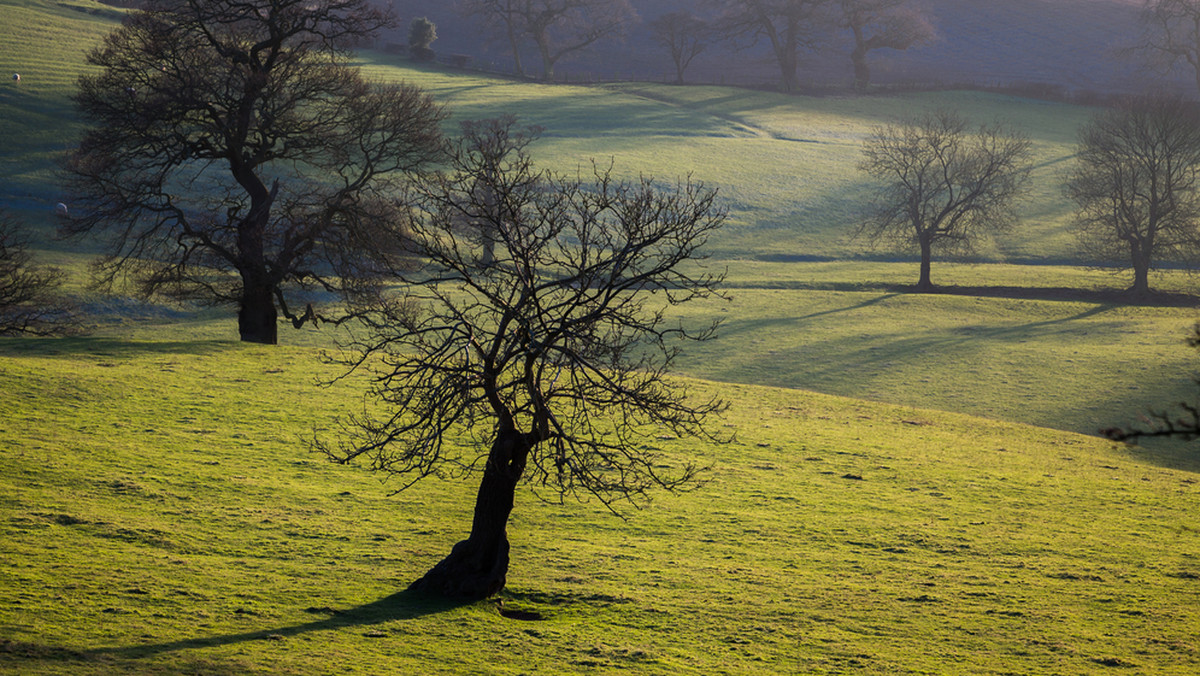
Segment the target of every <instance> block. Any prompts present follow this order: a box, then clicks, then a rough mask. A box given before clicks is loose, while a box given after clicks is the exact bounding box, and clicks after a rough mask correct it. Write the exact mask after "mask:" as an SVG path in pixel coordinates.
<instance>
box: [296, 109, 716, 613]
mask: <svg viewBox="0 0 1200 676" xmlns="http://www.w3.org/2000/svg"><path fill="white" fill-rule="evenodd" d="M533 138H534V136H533V134H532V133H531V132H529V131H527V130H519V129H517V128H516V127H515V126H514V122H513V120H512V119H511V118H510V119H503V120H491V121H484V122H477V123H468V124H466V125H464V136H463V138H462V140H461V142H460V143H459V144H458V145H457V147H456V149H455V150H454V151H453V153H452V154H453V158H452V160H451V161H450V170H449V172H448V173H446V174H444V175H442V176H441V177H440V178H439V179H438V180H436V181H434V182H432V183H429V184H427V185H425V186H423V187H422V188H420V189H419V190H420V192H421V195H420V199H419V200H417V201H416V202H415V204H416V205H417V207H416V208H415V209H414V212H413V215H412V222H411V223H410V224H409V225H408V226H407V227H406V228H405V229H404V233H403V235H404V237H403V239H402V240H401V241H402V242H403V243H404V244H405V245H406V246H407V247H408V249H409V251H410V252H411V254H412V255H415V256H417V257H418V258H420V259H421V260H423V261H425V262H426V264H425V266H424V267H423V268H422V269H420V270H419V271H418V272H409V271H406V269H405V268H404V267H403V266H402V267H401V269H399V270H397V272H396V279H397V282H398V283H399V287H398V291H397V292H395V294H394V295H381V296H380V297H379V298H378V299H377V300H376V302H374V303H373V304H372V306H371V308H370V310H371V311H370V313H367V314H365V315H364V322H365V324H364V325H365V333H364V334H363V335H361V336H360V337H359V340H357V341H356V342H354V343H353V344H351V345H347V348H349V352H348V354H350V355H352V356H351V357H349V358H348V359H347V362H346V363H347V365H348V366H349V367H350V368H361V369H368V370H370V371H371V373H372V382H373V383H375V385H374V386H373V388H372V391H371V397H370V398H371V399H373V400H376V401H378V402H380V403H381V404H383V406H384V408H385V412H384V413H383V414H382V415H380V416H370V417H368V416H364V417H359V418H356V419H353V420H351V421H347V423H346V430H345V432H346V435H347V436H346V437H344V438H343V439H341V440H340V441H339V442H333V443H322V442H320V441H318V442H317V446H318V448H321V449H322V450H324V451H325V452H326V453H328V454H329V455H330V456H331V457H332V458H334V459H336V460H337V461H340V462H349V461H352V460H355V459H356V458H362V459H368V460H369V461H370V462H371V466H372V467H373V468H375V469H378V470H383V471H385V472H388V473H391V474H396V475H404V476H407V477H408V480H409V481H412V482H415V481H417V480H419V479H421V478H424V477H428V476H435V475H436V476H445V475H447V474H450V475H454V474H461V475H477V476H479V477H480V484H479V489H478V495H477V498H476V501H475V512H474V519H473V522H472V526H471V531H470V535H469V536H468V537H467V539H465V540H463V541H462V542H459V543H458V544H456V545H455V546H454V547H453V550H452V551H451V552H450V554H449V555H448V556H447V557H446V558H445V559H444V560H443V561H441V562H440V563H438V564H437V565H436V566H435V567H434V568H432V569H431V570H430V571H429V572H428V573H427V574H426V575H425V576H424V577H422V578H421V579H420V580H418V581H416V582H414V583H413V585H412V587H411V588H412V589H415V590H420V591H423V592H428V593H431V594H436V595H443V596H451V597H464V598H481V597H485V596H488V595H491V594H494V593H496V592H497V591H499V590H500V589H502V588H503V587H504V585H505V582H506V579H507V571H508V564H509V557H508V549H509V546H508V537H507V523H508V518H509V514H510V513H511V511H512V508H513V500H514V494H515V491H516V489H517V487H518V486H519V485H520V484H521V483H522V482H528V483H530V484H532V486H533V488H534V490H535V491H538V490H545V491H548V492H549V493H550V494H552V495H554V496H556V497H557V498H558V499H562V498H563V497H566V496H571V495H575V496H580V497H583V496H588V495H590V496H595V497H597V498H599V499H600V500H601V501H603V503H604V504H605V505H608V506H609V507H610V509H615V508H616V507H617V506H618V505H619V504H622V503H623V502H632V503H634V504H637V503H639V502H640V501H641V500H642V499H644V498H645V497H646V495H647V492H648V491H650V490H651V489H654V488H665V489H680V488H683V487H686V486H688V485H689V484H690V483H691V482H692V481H693V479H694V478H695V477H696V472H697V468H696V467H695V466H694V465H693V464H692V463H691V462H689V461H686V460H681V459H679V458H674V457H670V456H666V455H664V454H662V453H659V452H656V451H654V450H652V448H651V447H650V446H649V445H647V444H646V443H645V440H646V438H647V435H659V434H664V433H669V434H673V435H680V436H683V435H703V436H705V437H708V438H711V436H709V435H707V434H706V433H705V431H704V426H703V423H704V422H705V420H706V418H707V417H708V416H710V415H711V414H714V413H716V412H719V411H720V410H721V409H722V408H723V405H722V404H721V403H720V402H719V401H716V400H711V399H704V400H697V401H693V398H692V397H691V396H689V392H688V389H687V386H686V383H684V382H682V381H677V380H673V379H669V378H668V377H667V373H668V369H669V368H670V367H671V365H672V363H673V361H674V359H675V357H676V354H677V353H678V351H679V348H680V345H681V344H682V343H683V342H685V341H687V340H704V339H707V338H709V337H711V336H712V333H713V330H714V329H715V328H716V326H715V325H712V326H704V327H700V328H698V329H696V330H695V331H693V330H692V329H689V328H687V327H686V326H684V325H682V324H681V323H679V322H674V321H672V320H669V319H668V317H667V314H666V311H667V309H668V308H669V307H671V306H674V305H678V304H680V303H687V302H689V301H692V300H695V299H698V298H705V297H709V296H712V295H714V294H716V293H717V292H716V290H715V287H716V285H717V284H718V282H720V280H721V277H722V276H723V275H714V274H711V273H707V272H705V271H704V270H703V268H702V266H699V265H697V264H696V260H697V259H698V258H700V257H701V256H700V253H699V249H700V247H701V246H702V245H703V244H704V243H705V241H706V240H707V238H708V236H709V235H710V234H711V233H712V232H713V231H714V229H716V228H717V227H718V226H719V225H720V224H721V222H722V220H723V219H724V213H723V211H722V210H721V209H720V208H719V207H718V206H717V204H716V201H715V200H716V196H715V193H714V192H712V191H710V190H706V189H704V188H702V187H701V186H697V185H694V184H692V183H690V182H688V183H686V184H682V185H678V186H675V187H666V186H660V185H658V184H656V183H654V182H653V181H651V180H650V179H642V180H640V181H635V182H632V183H627V182H621V181H616V180H614V179H613V177H612V176H611V175H610V172H609V170H606V169H597V170H596V171H595V172H594V174H595V175H594V177H593V180H590V181H589V182H587V183H585V182H581V181H580V180H579V179H575V178H565V177H561V176H555V175H551V174H549V173H547V172H544V171H539V170H537V169H535V168H534V166H533V164H532V162H531V160H530V157H529V155H528V152H527V151H528V144H529V142H530V141H531V140H532V139H533ZM480 182H487V183H489V184H490V185H489V190H486V191H481V190H480V189H479V187H480ZM485 194H486V195H491V196H493V197H492V198H481V195H485ZM480 222H486V223H488V224H490V229H491V231H492V232H493V233H494V236H495V251H494V258H493V259H492V260H490V261H485V260H483V255H482V247H481V246H480V242H479V238H478V233H479V230H478V228H477V227H476V226H475V224H478V223H480ZM472 438H473V439H474V442H471V441H470V439H472Z"/></svg>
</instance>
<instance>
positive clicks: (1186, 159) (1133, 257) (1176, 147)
mask: <svg viewBox="0 0 1200 676" xmlns="http://www.w3.org/2000/svg"><path fill="white" fill-rule="evenodd" d="M1198 179H1200V107H1197V105H1196V104H1194V103H1192V102H1189V101H1185V100H1183V99H1181V98H1178V97H1172V96H1159V95H1148V96H1141V97H1135V98H1131V99H1127V100H1126V101H1125V102H1124V103H1122V104H1121V105H1119V106H1117V107H1115V108H1112V109H1110V110H1106V111H1103V112H1101V113H1099V114H1097V115H1096V116H1095V117H1094V118H1092V120H1091V121H1090V122H1088V123H1087V124H1086V125H1085V126H1084V127H1083V128H1082V129H1081V130H1080V132H1079V146H1078V154H1077V164H1076V167H1075V169H1074V170H1073V172H1072V173H1071V175H1070V177H1069V178H1068V180H1067V184H1066V193H1067V195H1068V196H1069V197H1070V198H1071V199H1072V200H1074V201H1075V203H1076V205H1078V207H1079V209H1078V212H1077V213H1076V216H1075V231H1076V234H1077V235H1078V237H1079V241H1080V244H1081V245H1082V247H1083V249H1084V251H1085V252H1087V253H1088V254H1090V255H1091V256H1092V257H1093V258H1095V259H1097V260H1098V261H1099V262H1105V263H1108V262H1112V261H1118V260H1124V261H1128V265H1129V267H1130V268H1131V269H1132V270H1133V286H1132V287H1131V289H1130V291H1131V292H1132V293H1134V294H1135V295H1144V294H1147V293H1149V292H1150V270H1151V269H1152V268H1154V266H1155V264H1156V262H1161V261H1172V262H1175V263H1181V264H1184V265H1188V266H1191V267H1195V266H1196V265H1197V264H1198V263H1200V183H1198Z"/></svg>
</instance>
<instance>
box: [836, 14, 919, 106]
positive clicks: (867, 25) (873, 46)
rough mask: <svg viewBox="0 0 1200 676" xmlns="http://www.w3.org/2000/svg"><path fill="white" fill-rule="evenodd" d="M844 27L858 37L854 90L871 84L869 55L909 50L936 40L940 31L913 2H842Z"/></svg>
mask: <svg viewBox="0 0 1200 676" xmlns="http://www.w3.org/2000/svg"><path fill="white" fill-rule="evenodd" d="M838 9H839V10H840V12H841V18H840V20H841V25H842V27H843V28H846V29H847V30H849V31H850V32H851V34H852V35H853V36H854V49H853V50H852V51H851V52H850V61H851V62H852V63H853V65H854V86H855V88H857V89H866V88H867V86H868V85H869V84H870V83H871V67H870V64H868V63H867V55H868V54H870V53H871V52H872V51H875V50H878V49H895V50H905V49H908V48H910V47H913V46H914V45H920V44H923V43H926V42H929V41H931V40H933V38H934V36H935V35H936V31H935V30H934V28H933V23H932V22H931V21H930V19H929V16H928V15H927V14H926V13H924V12H922V11H921V10H920V9H918V8H917V7H916V6H915V5H914V4H913V2H912V0H838Z"/></svg>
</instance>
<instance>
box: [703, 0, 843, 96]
mask: <svg viewBox="0 0 1200 676" xmlns="http://www.w3.org/2000/svg"><path fill="white" fill-rule="evenodd" d="M709 2H710V4H713V5H715V6H717V7H720V8H721V9H722V10H723V12H722V14H721V17H720V18H719V20H718V21H719V25H720V28H721V30H722V32H724V34H725V35H726V36H728V37H730V38H731V39H734V40H735V41H736V40H741V39H748V40H749V41H750V44H755V43H757V42H758V41H759V40H762V39H765V40H766V41H767V42H769V43H770V45H771V53H772V54H773V55H774V57H775V61H776V63H778V64H779V73H780V78H781V80H780V83H781V86H782V88H783V90H784V91H787V92H791V91H795V90H796V87H797V86H798V79H797V71H798V69H799V66H800V54H801V52H802V51H804V50H811V49H814V48H815V47H816V46H817V45H818V44H819V43H820V42H821V41H822V40H823V39H825V38H826V37H827V36H828V34H829V33H830V31H831V29H832V27H833V24H832V15H831V14H830V9H831V7H832V5H831V3H832V2H833V0H730V1H729V2H718V1H717V0H709Z"/></svg>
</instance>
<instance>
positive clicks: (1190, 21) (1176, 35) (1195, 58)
mask: <svg viewBox="0 0 1200 676" xmlns="http://www.w3.org/2000/svg"><path fill="white" fill-rule="evenodd" d="M1142 25H1143V27H1144V29H1145V30H1144V32H1143V35H1142V38H1141V41H1140V42H1139V43H1138V44H1137V45H1136V46H1135V47H1134V48H1133V51H1140V52H1143V53H1145V54H1147V55H1148V56H1149V57H1150V60H1151V61H1152V62H1154V63H1157V64H1159V65H1161V66H1163V67H1164V68H1167V69H1170V68H1173V67H1175V66H1176V65H1177V64H1180V63H1183V64H1185V66H1186V67H1188V68H1190V69H1191V70H1192V77H1193V78H1194V79H1195V81H1196V87H1197V89H1200V0H1145V7H1144V8H1143V10H1142Z"/></svg>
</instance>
